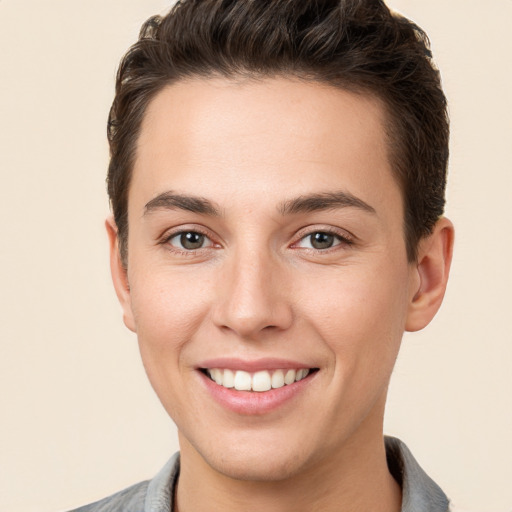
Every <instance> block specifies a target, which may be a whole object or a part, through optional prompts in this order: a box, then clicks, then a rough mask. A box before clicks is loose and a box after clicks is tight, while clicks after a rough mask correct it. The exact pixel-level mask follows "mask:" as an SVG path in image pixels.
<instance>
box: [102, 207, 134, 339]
mask: <svg viewBox="0 0 512 512" xmlns="http://www.w3.org/2000/svg"><path fill="white" fill-rule="evenodd" d="M105 227H106V229H107V235H108V239H109V245H110V271H111V274H112V281H113V283H114V288H115V290H116V295H117V298H118V299H119V303H120V304H121V307H122V308H123V320H124V323H125V325H126V327H128V329H130V330H131V331H133V332H135V322H134V321H133V312H132V308H131V297H130V285H129V282H128V274H127V270H126V268H125V266H124V265H123V262H122V260H121V254H120V252H119V238H118V235H117V226H116V223H115V221H114V218H113V217H112V216H110V217H109V218H107V220H106V221H105Z"/></svg>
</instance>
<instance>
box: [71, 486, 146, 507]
mask: <svg viewBox="0 0 512 512" xmlns="http://www.w3.org/2000/svg"><path fill="white" fill-rule="evenodd" d="M148 485H149V481H145V482H139V483H138V484H135V485H132V486H130V487H128V488H127V489H124V490H122V491H119V492H117V493H116V494H113V495H112V496H109V497H108V498H103V499H102V500H100V501H96V502H95V503H91V504H90V505H85V506H83V507H80V508H76V509H74V510H71V511H70V512H117V511H123V512H144V502H145V500H146V494H147V489H148Z"/></svg>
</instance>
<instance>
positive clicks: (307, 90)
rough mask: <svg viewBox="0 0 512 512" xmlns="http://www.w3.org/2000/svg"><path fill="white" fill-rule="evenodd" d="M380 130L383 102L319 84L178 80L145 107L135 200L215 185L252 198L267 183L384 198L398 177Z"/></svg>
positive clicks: (133, 191)
mask: <svg viewBox="0 0 512 512" xmlns="http://www.w3.org/2000/svg"><path fill="white" fill-rule="evenodd" d="M384 126H385V119H384V108H383V106H382V105H381V103H380V101H379V100H378V99H376V98H374V97H372V96H369V95H362V94H355V93H352V92H348V91H344V90H340V89H338V88H334V87H332V86H328V85H324V84H320V83H317V82H305V81H299V80H295V79H288V78H268V79H261V80H238V81H235V80H228V79H220V78H216V79H196V80H187V81H180V82H177V83H175V84H173V85H170V86H168V87H166V88H165V89H164V90H162V91H161V92H160V93H158V94H157V95H156V97H155V98H154V99H153V100H152V101H151V103H150V104H149V106H148V108H147V111H146V113H145V116H144V119H143V123H142V127H141V133H140V137H139V140H138V146H137V152H136V161H135V166H134V176H133V179H132V185H131V189H130V201H132V198H133V199H135V197H134V195H137V196H139V195H141V196H144V197H145V198H146V200H147V199H151V198H152V197H154V196H156V195H157V194H159V193H161V192H163V191H164V190H165V189H169V190H171V189H172V190H176V189H185V190H186V191H188V190H189V189H190V188H193V189H194V192H195V193H196V194H199V195H206V196H207V195H208V192H209V191H210V192H212V191H217V192H218V191H219V189H218V184H219V180H223V183H224V185H225V184H226V183H228V184H232V185H233V190H235V189H236V191H237V195H243V194H246V195H247V197H248V198H249V197H252V196H253V195H254V194H255V193H258V191H260V190H262V188H263V189H265V188H268V187H269V186H270V185H271V186H272V188H273V189H276V190H281V191H282V193H283V194H285V193H290V195H293V194H295V195H297V194H301V193H304V192H305V190H306V189H308V188H311V187H313V188H316V189H326V190H329V189H332V188H333V187H334V186H336V187H337V188H347V187H348V188H350V189H351V190H350V191H351V192H352V193H355V194H357V195H359V196H361V195H362V196H372V195H373V196H375V195H379V194H382V193H384V192H383V191H384V190H385V189H386V187H389V186H392V185H393V184H392V183H391V182H393V181H394V180H393V178H392V173H391V169H390V165H389V158H388V148H387V143H386V134H385V130H384ZM228 188H229V187H228ZM225 191H226V193H228V192H229V190H225ZM398 201H399V202H401V199H400V197H399V196H398Z"/></svg>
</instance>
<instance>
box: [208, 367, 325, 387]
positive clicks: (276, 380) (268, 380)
mask: <svg viewBox="0 0 512 512" xmlns="http://www.w3.org/2000/svg"><path fill="white" fill-rule="evenodd" d="M201 371H202V372H203V373H204V374H205V375H207V376H208V377H210V379H211V380H212V381H214V382H215V383H216V384H218V385H219V386H222V387H224V388H227V389H235V390H237V391H255V392H257V393H263V392H265V391H270V390H271V389H278V388H282V387H284V386H289V385H291V384H294V383H295V382H299V381H301V380H303V379H305V378H306V377H308V375H311V374H312V373H314V372H316V371H318V368H297V369H283V370H281V369H277V370H270V371H268V370H262V371H258V372H254V373H250V372H246V371H243V370H229V369H221V368H202V369H201Z"/></svg>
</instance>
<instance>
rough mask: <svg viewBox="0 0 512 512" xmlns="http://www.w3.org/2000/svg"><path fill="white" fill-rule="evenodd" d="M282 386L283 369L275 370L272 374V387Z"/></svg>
mask: <svg viewBox="0 0 512 512" xmlns="http://www.w3.org/2000/svg"><path fill="white" fill-rule="evenodd" d="M283 386H284V372H283V370H276V371H275V372H274V373H273V374H272V387H273V388H274V389H276V388H282V387H283Z"/></svg>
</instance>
